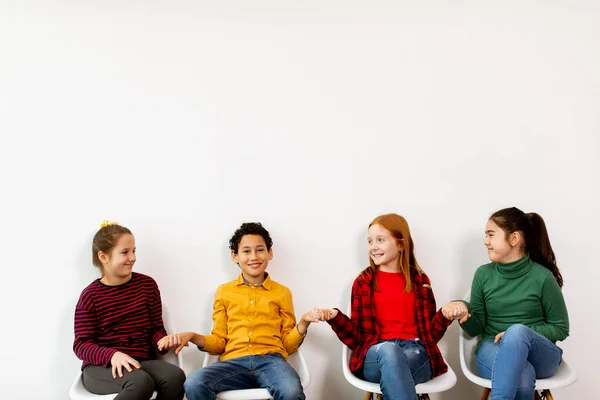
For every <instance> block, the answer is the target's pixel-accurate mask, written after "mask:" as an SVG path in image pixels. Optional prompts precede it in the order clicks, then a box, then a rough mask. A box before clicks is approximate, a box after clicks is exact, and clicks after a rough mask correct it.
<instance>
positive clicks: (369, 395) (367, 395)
mask: <svg viewBox="0 0 600 400" xmlns="http://www.w3.org/2000/svg"><path fill="white" fill-rule="evenodd" d="M365 400H373V393H371V392H367V393H365Z"/></svg>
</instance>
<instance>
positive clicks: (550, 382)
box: [458, 291, 577, 390]
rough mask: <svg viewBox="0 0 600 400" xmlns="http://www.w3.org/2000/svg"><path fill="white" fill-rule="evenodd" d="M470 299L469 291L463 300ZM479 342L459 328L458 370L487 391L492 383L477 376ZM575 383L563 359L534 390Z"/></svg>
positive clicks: (537, 382) (570, 369)
mask: <svg viewBox="0 0 600 400" xmlns="http://www.w3.org/2000/svg"><path fill="white" fill-rule="evenodd" d="M470 299H471V291H468V292H467V294H466V295H465V297H464V300H466V301H469V300H470ZM478 342H479V336H476V337H471V336H469V334H468V333H467V332H465V331H464V330H463V329H462V328H461V332H460V336H459V339H458V347H459V353H460V368H461V370H462V372H463V374H464V375H465V377H466V378H467V379H468V380H470V381H471V382H473V383H474V384H476V385H477V386H481V387H485V388H488V389H491V388H492V381H491V380H490V379H485V378H482V377H480V376H479V375H477V360H476V358H475V348H476V347H477V343H478ZM575 381H577V373H576V372H575V371H574V370H573V369H572V368H571V367H570V366H569V364H568V363H567V361H566V360H565V359H564V357H563V360H562V362H561V363H560V365H559V366H558V370H557V371H556V373H555V374H554V375H553V376H551V377H550V378H546V379H536V381H535V388H536V390H550V389H556V388H563V387H566V386H569V385H572V384H573V383H575Z"/></svg>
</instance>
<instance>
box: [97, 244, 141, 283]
mask: <svg viewBox="0 0 600 400" xmlns="http://www.w3.org/2000/svg"><path fill="white" fill-rule="evenodd" d="M98 258H99V259H100V261H101V262H102V275H103V276H102V282H103V283H106V284H109V285H111V284H120V283H124V282H127V281H128V280H129V279H131V271H132V270H133V264H135V261H136V256H135V239H134V237H133V236H132V235H129V234H123V235H121V237H120V238H119V240H118V241H117V244H116V245H115V247H113V249H112V250H111V251H110V252H109V254H106V253H104V252H102V251H100V252H98Z"/></svg>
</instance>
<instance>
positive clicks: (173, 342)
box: [156, 333, 187, 351]
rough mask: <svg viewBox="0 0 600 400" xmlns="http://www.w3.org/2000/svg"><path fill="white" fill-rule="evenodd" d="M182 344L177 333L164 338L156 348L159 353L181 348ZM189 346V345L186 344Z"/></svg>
mask: <svg viewBox="0 0 600 400" xmlns="http://www.w3.org/2000/svg"><path fill="white" fill-rule="evenodd" d="M180 344H181V336H180V335H179V334H177V333H173V334H171V335H167V336H165V337H164V338H162V339H160V340H159V341H158V343H157V344H156V346H157V347H158V350H159V351H163V350H171V349H173V348H176V347H179V345H180ZM186 346H187V344H186Z"/></svg>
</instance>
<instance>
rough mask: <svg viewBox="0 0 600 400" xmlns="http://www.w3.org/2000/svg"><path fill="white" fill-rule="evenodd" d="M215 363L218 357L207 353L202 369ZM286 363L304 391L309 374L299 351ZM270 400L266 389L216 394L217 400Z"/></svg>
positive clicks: (291, 355)
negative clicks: (291, 368)
mask: <svg viewBox="0 0 600 400" xmlns="http://www.w3.org/2000/svg"><path fill="white" fill-rule="evenodd" d="M217 361H219V356H218V355H214V354H208V353H207V354H206V355H205V356H204V363H203V364H202V368H204V367H207V366H209V365H211V364H214V363H216V362H217ZM288 363H289V364H290V365H291V366H292V367H293V368H294V369H295V370H296V372H297V373H298V376H299V377H300V383H301V384H302V387H303V388H304V389H306V388H307V387H308V385H309V384H310V374H309V372H308V365H307V364H306V359H305V358H304V355H303V354H302V352H301V350H300V349H298V351H296V352H295V353H292V354H290V355H289V357H288ZM272 398H273V397H271V395H270V394H269V391H268V390H267V389H241V390H227V391H225V392H220V393H218V394H217V399H219V400H269V399H272Z"/></svg>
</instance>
